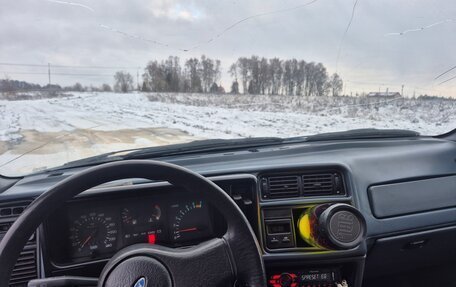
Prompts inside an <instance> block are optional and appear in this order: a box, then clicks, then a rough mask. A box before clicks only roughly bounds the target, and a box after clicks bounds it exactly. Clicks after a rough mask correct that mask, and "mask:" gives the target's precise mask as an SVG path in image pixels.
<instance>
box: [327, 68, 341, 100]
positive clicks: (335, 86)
mask: <svg viewBox="0 0 456 287" xmlns="http://www.w3.org/2000/svg"><path fill="white" fill-rule="evenodd" d="M328 86H329V89H330V92H331V95H332V96H333V97H336V96H339V95H340V93H341V92H342V89H343V87H344V83H343V82H342V79H341V78H340V77H339V75H338V74H337V73H334V74H332V75H331V77H330V78H329V81H328Z"/></svg>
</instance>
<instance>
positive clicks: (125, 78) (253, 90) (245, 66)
mask: <svg viewBox="0 0 456 287" xmlns="http://www.w3.org/2000/svg"><path fill="white" fill-rule="evenodd" d="M228 72H229V74H230V75H231V77H232V79H233V81H232V84H231V88H230V92H231V93H233V94H239V93H240V92H241V86H242V93H243V94H268V95H299V96H323V95H328V94H330V95H333V96H338V95H340V93H341V92H342V87H343V82H342V79H341V78H340V77H339V75H337V74H332V75H331V76H329V75H328V72H327V70H326V68H325V66H324V65H323V64H322V63H314V62H306V61H304V60H297V59H288V60H282V59H279V58H272V59H267V58H264V57H263V58H260V57H258V56H251V57H250V58H246V57H240V58H239V59H238V60H237V61H236V62H235V63H233V64H232V65H231V66H230V68H229V71H228ZM220 78H221V64H220V60H218V59H211V58H208V57H206V56H204V55H203V56H201V58H190V59H187V60H185V61H184V64H183V65H181V63H180V59H179V57H176V56H170V57H168V59H166V60H162V61H160V62H159V61H157V60H154V61H150V62H149V63H148V64H147V66H146V68H145V70H144V74H143V84H142V87H141V90H142V91H144V92H184V93H186V92H192V93H223V92H224V90H223V88H222V87H221V85H218V84H217V83H218V82H219V81H220ZM114 86H115V90H118V89H117V88H116V87H119V86H121V87H123V88H121V90H122V91H124V92H126V91H127V90H129V89H132V88H133V87H132V86H133V78H132V77H131V75H129V74H128V73H122V72H118V73H117V74H116V76H115V85H114Z"/></svg>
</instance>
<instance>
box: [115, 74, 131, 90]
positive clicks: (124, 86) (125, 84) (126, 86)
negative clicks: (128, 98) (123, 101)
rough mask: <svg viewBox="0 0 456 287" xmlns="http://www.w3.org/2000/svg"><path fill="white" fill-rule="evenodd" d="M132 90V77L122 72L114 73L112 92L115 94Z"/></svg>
mask: <svg viewBox="0 0 456 287" xmlns="http://www.w3.org/2000/svg"><path fill="white" fill-rule="evenodd" d="M131 90H133V77H132V76H131V74H129V73H127V72H123V71H119V72H116V74H115V75H114V91H116V92H117V93H127V92H129V91H131Z"/></svg>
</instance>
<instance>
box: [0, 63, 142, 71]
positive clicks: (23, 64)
mask: <svg viewBox="0 0 456 287" xmlns="http://www.w3.org/2000/svg"><path fill="white" fill-rule="evenodd" d="M0 66H18V67H43V68H48V65H45V64H26V63H2V62H0ZM52 67H53V68H72V69H106V70H110V69H128V70H133V69H135V70H136V69H138V68H139V67H120V66H72V65H52Z"/></svg>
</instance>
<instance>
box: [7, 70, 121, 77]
mask: <svg viewBox="0 0 456 287" xmlns="http://www.w3.org/2000/svg"><path fill="white" fill-rule="evenodd" d="M0 73H2V74H12V75H48V72H8V71H0ZM52 75H58V76H86V77H98V76H100V77H113V76H114V74H74V73H52Z"/></svg>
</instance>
